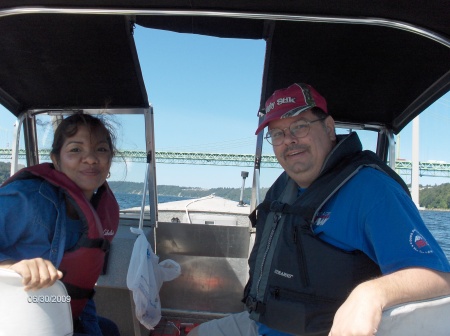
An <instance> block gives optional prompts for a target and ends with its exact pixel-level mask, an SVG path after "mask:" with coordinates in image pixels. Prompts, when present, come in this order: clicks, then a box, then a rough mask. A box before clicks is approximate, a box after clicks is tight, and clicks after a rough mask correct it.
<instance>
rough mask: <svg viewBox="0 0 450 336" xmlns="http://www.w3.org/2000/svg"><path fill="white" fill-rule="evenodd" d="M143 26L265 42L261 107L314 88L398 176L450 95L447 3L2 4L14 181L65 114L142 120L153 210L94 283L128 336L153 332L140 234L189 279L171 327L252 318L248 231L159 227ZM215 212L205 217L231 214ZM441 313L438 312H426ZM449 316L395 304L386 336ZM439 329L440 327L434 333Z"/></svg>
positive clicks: (167, 307) (169, 292)
mask: <svg viewBox="0 0 450 336" xmlns="http://www.w3.org/2000/svg"><path fill="white" fill-rule="evenodd" d="M135 25H139V26H140V27H143V28H148V29H162V30H167V31H173V32H179V33H188V34H202V35H208V36H214V37H224V38H238V39H262V40H265V41H266V54H265V63H264V69H263V73H262V75H261V78H262V83H261V97H260V101H259V102H258V103H259V105H260V107H261V111H262V110H263V109H262V108H263V104H264V102H265V100H266V98H268V97H269V96H270V95H271V93H272V92H273V91H274V90H276V89H279V88H282V87H287V86H288V85H290V84H292V83H294V82H307V83H310V84H311V85H313V86H314V87H315V88H318V90H319V91H320V92H321V94H323V96H325V97H327V100H328V102H329V108H330V110H333V111H334V113H333V117H334V119H335V120H336V122H337V126H338V127H339V128H342V129H347V130H348V129H352V130H364V131H369V132H373V134H375V136H376V139H377V145H376V153H377V154H378V156H379V157H380V158H382V159H383V160H385V161H389V162H390V164H391V166H393V165H394V161H395V160H394V159H393V158H395V144H394V143H395V135H396V134H398V133H399V132H400V131H401V130H402V129H403V128H404V127H405V126H406V125H407V124H409V123H410V122H411V121H412V120H413V119H414V118H415V117H416V116H418V115H420V113H422V112H423V111H424V110H425V109H426V108H427V107H428V106H430V105H431V104H432V103H433V102H435V101H436V100H438V99H439V98H440V97H441V96H442V95H444V94H445V93H447V92H448V91H449V90H450V12H449V11H448V3H447V1H444V0H431V1H426V2H423V1H406V0H398V1H396V2H392V1H390V0H381V1H376V2H374V1H369V0H361V1H358V2H354V1H339V2H336V1H331V0H324V1H320V2H319V1H310V2H305V1H288V0H277V1H275V0H261V1H224V0H211V1H203V0H199V1H185V0H173V1H148V0H134V1H121V0H102V1H98V0H89V1H86V0H78V1H73V0H64V1H63V0H14V1H13V0H3V1H2V2H1V3H0V32H1V33H0V44H1V45H2V46H3V48H2V49H1V51H0V103H1V104H2V105H3V106H5V108H7V109H8V110H9V111H10V112H11V113H12V114H13V115H14V116H16V117H17V120H18V122H17V128H16V130H17V134H16V138H15V143H14V145H13V159H12V172H14V171H16V170H17V168H18V153H19V149H20V146H21V144H20V141H21V140H20V139H21V138H23V142H24V146H25V150H26V164H27V166H31V165H35V164H38V163H39V162H40V160H41V159H40V157H39V148H40V144H41V142H40V140H39V136H41V135H42V133H41V131H40V129H41V127H43V125H44V126H46V128H45V130H46V131H48V132H50V131H51V127H49V125H52V124H53V123H54V122H58V120H60V119H61V117H62V116H63V115H66V114H70V113H73V112H75V111H81V110H82V111H84V112H85V113H91V114H102V113H108V114H110V115H115V116H119V117H121V118H122V117H123V119H121V122H123V123H128V122H129V120H130V119H133V120H134V119H136V118H138V119H139V120H140V124H141V126H142V129H143V133H144V135H145V139H144V141H145V147H146V148H145V149H146V152H147V160H146V172H145V174H144V176H143V177H142V181H143V182H145V190H144V191H145V192H144V193H143V194H144V195H145V197H146V198H147V200H148V203H149V204H150V206H149V207H148V208H147V209H146V207H145V206H144V205H145V202H144V201H143V202H142V207H141V209H140V210H139V211H138V212H137V213H136V212H134V213H126V212H124V213H122V215H121V220H120V227H119V231H118V233H117V235H116V238H115V240H114V241H113V243H112V246H111V251H110V253H109V259H108V263H107V268H106V271H105V274H104V275H102V276H101V278H100V279H99V281H98V283H97V286H96V291H97V294H96V304H97V309H98V313H99V315H102V316H105V317H108V318H110V319H112V320H114V321H115V322H116V323H117V324H118V326H119V328H120V331H121V333H122V335H136V336H137V335H149V334H150V331H149V330H148V329H147V328H145V327H144V326H143V325H141V324H140V323H139V321H138V320H137V319H136V317H135V308H134V303H133V300H132V296H131V295H130V291H129V290H128V288H127V286H126V279H125V278H126V274H127V269H128V265H129V262H130V257H131V252H132V249H133V244H134V242H135V240H136V236H135V235H134V234H133V233H132V232H130V227H133V228H140V229H142V230H143V231H144V232H145V234H146V236H147V238H148V241H149V242H151V244H152V247H153V248H154V251H155V252H156V253H157V254H158V256H159V257H160V259H161V260H164V259H173V260H175V261H176V262H178V263H179V264H180V265H181V268H182V275H181V276H180V277H179V278H177V279H175V280H173V281H171V282H167V283H165V284H164V285H163V287H162V289H161V292H160V297H161V302H162V314H163V319H162V320H165V321H177V323H185V324H186V323H187V324H192V323H200V322H203V321H207V320H210V319H213V318H218V317H221V316H226V315H227V314H230V313H233V312H239V311H242V310H243V305H242V303H241V302H240V300H241V296H242V291H243V287H244V285H245V283H246V280H247V272H248V269H247V257H248V255H249V252H250V250H251V247H252V243H253V239H254V235H255V232H254V229H253V228H252V227H251V226H250V224H249V223H248V222H246V224H238V225H234V224H233V225H230V221H228V222H227V223H225V224H224V223H219V222H218V221H217V220H215V219H214V220H211V218H212V217H210V218H209V219H208V218H206V217H202V219H203V222H200V219H199V218H200V217H198V218H197V219H198V221H197V222H196V220H194V221H192V219H193V217H189V216H190V215H188V217H186V218H185V219H183V218H180V217H179V216H174V215H170V216H169V217H170V219H169V218H163V216H161V218H159V216H160V210H163V205H158V203H157V184H156V165H155V142H154V129H155V125H154V109H153V106H151V104H150V103H149V100H148V96H147V88H146V87H145V85H144V81H143V78H142V72H141V66H140V61H139V58H138V54H137V52H136V47H135V43H134V37H133V27H134V26H135ZM156 80H157V79H156ZM250 113H254V111H250ZM212 119H213V118H212ZM261 120H262V118H260V122H261ZM256 127H257V125H256V124H255V129H256ZM253 131H254V129H251V130H249V134H250V133H251V132H253ZM50 133H51V132H50ZM262 146H263V134H262V133H260V134H259V135H258V136H257V137H256V139H255V165H254V168H253V181H252V190H253V192H252V199H251V202H250V204H249V205H248V207H246V208H244V209H243V210H245V211H247V210H248V211H249V212H251V211H252V210H253V209H255V207H256V206H257V204H259V202H260V196H259V177H260V171H261V159H262ZM198 203H199V204H200V202H198ZM169 210H170V211H175V208H172V209H169ZM209 210H210V211H209V212H208V211H207V212H205V213H202V216H203V215H205V216H206V215H209V216H217V212H220V210H219V209H217V208H210V209H209ZM181 212H182V210H180V216H181ZM192 214H193V213H192V212H191V215H192ZM176 218H178V219H179V221H178V220H176ZM215 218H216V217H215ZM172 219H173V220H172ZM216 221H217V223H216ZM213 222H214V224H213V225H208V224H212V223H213ZM231 222H232V220H231ZM431 306H433V307H437V309H434V310H433V311H432V312H433V313H432V314H431V315H429V314H427V313H426V312H427V311H430V310H429V309H430V307H431ZM405 307H406V308H405ZM413 312H416V313H413ZM442 314H444V315H445V314H447V315H446V316H448V298H438V299H435V300H430V302H426V303H411V304H408V305H402V306H401V307H393V308H392V309H390V310H389V311H386V312H385V313H384V315H383V322H382V324H381V326H380V331H379V333H378V334H377V335H388V334H389V335H405V334H408V335H419V334H423V333H428V334H434V335H439V334H440V335H443V333H442V330H450V324H449V322H448V318H446V317H445V316H444V315H442ZM18 318H19V319H20V318H21V317H18ZM395 321H402V322H401V323H397V324H400V326H399V327H400V328H403V329H394V328H396V326H395V323H394V322H395ZM432 327H434V328H440V329H439V330H438V331H436V333H433V331H432V330H433V329H430V328H432ZM0 328H1V327H0ZM36 330H37V329H36ZM395 330H397V331H395ZM405 330H407V331H405ZM435 330H437V329H435ZM0 334H1V332H0ZM36 334H39V333H38V332H37V331H36Z"/></svg>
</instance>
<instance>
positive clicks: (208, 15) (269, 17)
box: [0, 0, 450, 133]
mask: <svg viewBox="0 0 450 336" xmlns="http://www.w3.org/2000/svg"><path fill="white" fill-rule="evenodd" d="M133 24H138V25H141V26H143V27H148V28H156V29H164V30H170V31H176V32H183V33H192V34H204V35H211V36H218V37H232V38H245V39H265V40H266V41H267V51H266V62H265V69H264V74H263V83H262V94H261V102H263V101H265V99H266V98H267V97H268V96H269V95H270V94H271V93H272V92H273V91H274V90H276V89H279V88H282V87H286V86H288V85H290V84H292V83H293V82H307V83H310V84H311V85H313V86H314V87H315V88H316V89H317V90H318V91H319V92H321V93H322V94H323V95H324V96H325V97H326V98H327V101H328V103H329V110H330V111H331V113H332V115H333V117H334V118H335V119H336V120H338V121H341V122H353V123H375V124H380V125H386V126H387V127H388V128H391V129H393V131H394V132H395V133H398V132H400V130H401V129H402V128H403V127H404V126H405V125H406V124H407V123H408V122H409V121H411V120H412V119H413V118H414V117H415V116H417V115H418V114H419V113H421V112H422V111H423V110H424V109H425V108H426V107H428V106H429V105H430V104H431V103H433V102H434V101H435V100H437V99H438V98H439V97H440V96H442V95H443V94H444V93H446V92H448V91H449V90H450V11H449V10H448V2H447V1H446V0H440V1H434V0H431V1H419V0H412V1H411V0H409V1H406V0H398V1H391V0H383V1H372V0H360V1H353V0H352V1H349V0H346V1H333V0H326V1H293V0H276V1H275V0H254V1H231V0H222V1H219V0H215V1H214V0H212V1H207V0H202V1H196V0H190V1H187V0H172V1H167V0H164V1H162V0H159V1H148V0H147V1H145V0H128V1H119V0H103V1H100V0H78V1H70V0H67V1H63V0H54V1H38V0H28V1H25V0H23V1H21V0H3V1H2V2H1V3H0V32H1V33H0V45H1V50H0V102H1V103H2V104H4V105H5V106H6V107H7V108H8V109H9V110H10V111H11V112H12V113H14V114H16V115H17V114H19V113H20V112H21V111H24V110H28V109H45V108H68V107H80V108H85V107H102V106H105V105H107V106H108V107H109V108H130V107H131V108H132V107H146V106H148V100H147V95H146V91H145V88H144V85H143V80H142V74H141V71H140V66H139V61H138V60H137V55H136V49H135V46H134V41H133V37H132V31H133V30H132V27H133ZM154 47H155V48H157V47H158V46H157V45H155V46H154Z"/></svg>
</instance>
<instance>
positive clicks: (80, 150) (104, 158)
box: [52, 125, 113, 200]
mask: <svg viewBox="0 0 450 336" xmlns="http://www.w3.org/2000/svg"><path fill="white" fill-rule="evenodd" d="M98 133H101V134H98ZM112 155H113V153H112V150H111V148H110V147H109V145H108V141H107V137H106V134H105V132H93V131H91V130H90V129H89V128H88V127H87V126H84V125H79V126H78V131H77V133H76V134H75V135H74V136H72V137H68V138H67V139H66V140H65V141H64V144H63V146H62V147H61V152H60V157H59V161H57V160H56V157H55V156H52V161H53V164H54V166H55V168H56V169H57V170H59V171H61V172H63V173H64V174H66V175H67V176H68V177H69V178H70V179H71V180H72V181H73V182H75V183H76V184H77V185H78V186H79V187H80V189H81V190H82V191H83V193H84V195H85V196H86V198H87V199H88V200H89V199H91V197H92V195H93V194H94V192H95V191H96V190H97V189H98V187H100V186H101V185H102V184H103V183H104V182H105V180H106V177H107V176H108V173H109V169H110V167H111V161H112Z"/></svg>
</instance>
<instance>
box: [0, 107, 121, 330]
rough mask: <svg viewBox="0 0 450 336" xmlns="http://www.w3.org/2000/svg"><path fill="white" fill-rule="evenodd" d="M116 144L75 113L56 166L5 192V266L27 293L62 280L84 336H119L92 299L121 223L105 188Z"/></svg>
mask: <svg viewBox="0 0 450 336" xmlns="http://www.w3.org/2000/svg"><path fill="white" fill-rule="evenodd" d="M114 139H115V138H114V136H113V133H112V132H111V131H110V129H109V128H108V127H107V126H106V125H105V124H104V123H103V122H102V121H101V120H100V119H98V118H96V117H93V116H90V115H86V114H74V115H72V116H70V117H68V118H66V119H64V120H63V121H62V122H61V124H60V125H59V126H58V128H57V130H56V132H55V137H54V140H53V144H52V151H51V154H50V157H51V160H52V164H50V163H43V164H39V165H36V166H32V167H28V168H24V169H22V170H21V171H19V172H17V173H16V174H15V175H13V176H12V177H11V178H9V179H8V180H7V181H6V182H5V183H4V184H3V185H2V187H1V188H0V208H1V209H2V212H1V213H0V267H4V268H9V269H11V270H14V271H15V272H17V273H19V274H20V275H21V276H22V278H23V281H22V282H23V284H24V286H25V290H37V289H40V288H45V287H49V286H51V285H52V284H53V283H54V282H55V281H56V280H58V279H62V281H63V282H64V284H65V286H66V288H67V291H68V293H69V295H70V296H71V308H72V315H73V318H74V332H75V333H78V334H84V335H102V334H104V335H108V336H109V335H118V334H119V332H118V329H117V327H116V326H115V324H114V323H113V322H111V321H109V320H107V319H104V318H101V317H97V315H96V310H95V304H94V302H93V300H92V296H93V294H94V285H95V283H96V281H97V279H98V277H99V275H100V274H101V271H102V268H103V264H104V257H105V253H106V252H107V251H108V248H109V244H110V242H111V240H112V238H113V237H114V235H115V233H116V231H117V226H118V221H119V207H118V204H117V201H116V199H115V197H114V195H113V194H112V192H111V190H110V189H109V186H108V184H107V183H106V178H107V177H108V174H109V170H110V167H111V162H112V158H113V156H114V154H115V151H116V150H115V144H114ZM103 232H108V235H106V236H104V235H103Z"/></svg>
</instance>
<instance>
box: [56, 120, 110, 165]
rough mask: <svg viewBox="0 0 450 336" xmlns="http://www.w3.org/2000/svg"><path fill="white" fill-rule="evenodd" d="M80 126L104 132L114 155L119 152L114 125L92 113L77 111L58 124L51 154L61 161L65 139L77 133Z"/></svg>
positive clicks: (91, 130)
mask: <svg viewBox="0 0 450 336" xmlns="http://www.w3.org/2000/svg"><path fill="white" fill-rule="evenodd" d="M79 126H87V127H88V129H89V131H90V132H92V133H96V132H99V133H104V134H105V135H106V140H107V142H108V145H109V149H110V150H111V153H112V157H114V155H115V154H116V152H117V148H116V135H115V133H114V131H113V129H112V127H111V126H110V125H109V124H108V123H107V122H106V121H105V120H102V119H100V118H98V117H94V116H92V115H90V114H83V113H76V114H72V115H71V116H69V117H67V118H65V119H63V121H62V122H61V123H60V124H59V125H58V127H57V128H56V131H55V136H54V138H53V143H52V151H51V152H50V154H51V155H54V156H55V158H56V160H57V161H59V158H60V153H61V148H62V146H63V145H64V141H66V139H67V138H70V137H72V136H74V135H75V134H77V132H78V127H79Z"/></svg>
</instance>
